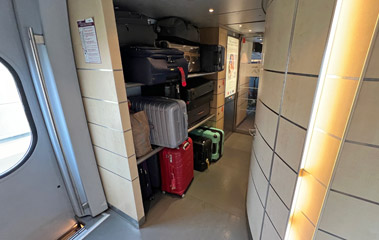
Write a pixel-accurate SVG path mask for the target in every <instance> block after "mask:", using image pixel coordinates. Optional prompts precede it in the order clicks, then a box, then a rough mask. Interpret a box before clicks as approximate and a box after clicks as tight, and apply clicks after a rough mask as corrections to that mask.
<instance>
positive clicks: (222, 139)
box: [200, 126, 225, 158]
mask: <svg viewBox="0 0 379 240" xmlns="http://www.w3.org/2000/svg"><path fill="white" fill-rule="evenodd" d="M200 128H205V129H209V130H210V131H212V132H215V133H219V134H220V138H221V139H220V147H219V151H220V158H221V157H222V155H224V139H225V134H224V131H223V130H221V129H218V128H214V127H208V126H202V127H200Z"/></svg>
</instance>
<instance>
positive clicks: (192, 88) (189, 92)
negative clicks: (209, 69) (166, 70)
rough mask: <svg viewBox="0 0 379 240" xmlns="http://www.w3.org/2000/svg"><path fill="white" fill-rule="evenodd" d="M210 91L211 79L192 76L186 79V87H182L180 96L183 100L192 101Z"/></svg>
mask: <svg viewBox="0 0 379 240" xmlns="http://www.w3.org/2000/svg"><path fill="white" fill-rule="evenodd" d="M210 92H213V81H210V80H206V79H203V78H193V79H191V80H190V81H188V83H187V87H186V88H185V89H183V91H182V96H183V100H185V101H192V100H194V99H196V98H199V97H201V96H203V95H205V94H207V93H210Z"/></svg>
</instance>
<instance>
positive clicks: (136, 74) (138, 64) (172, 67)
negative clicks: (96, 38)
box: [121, 47, 188, 86]
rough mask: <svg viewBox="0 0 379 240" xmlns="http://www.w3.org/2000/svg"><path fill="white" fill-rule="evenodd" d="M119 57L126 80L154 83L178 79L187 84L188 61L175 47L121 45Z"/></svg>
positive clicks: (147, 83)
mask: <svg viewBox="0 0 379 240" xmlns="http://www.w3.org/2000/svg"><path fill="white" fill-rule="evenodd" d="M121 57H122V66H123V69H124V75H125V80H126V82H139V83H143V84H146V85H155V84H160V83H165V82H167V81H172V80H175V79H180V80H181V82H182V85H183V86H185V85H186V84H187V83H186V79H187V76H188V63H187V60H186V59H184V55H183V52H181V51H179V50H177V49H160V48H154V47H123V48H121Z"/></svg>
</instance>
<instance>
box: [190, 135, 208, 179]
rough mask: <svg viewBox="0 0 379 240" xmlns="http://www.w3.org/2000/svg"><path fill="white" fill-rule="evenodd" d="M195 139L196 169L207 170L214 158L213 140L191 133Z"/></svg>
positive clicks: (194, 156)
mask: <svg viewBox="0 0 379 240" xmlns="http://www.w3.org/2000/svg"><path fill="white" fill-rule="evenodd" d="M190 137H191V138H192V141H193V161H194V169H195V170H196V171H200V172H203V171H205V170H206V169H207V168H208V167H209V164H210V162H211V159H212V140H210V139H208V138H205V137H201V136H196V135H193V134H190Z"/></svg>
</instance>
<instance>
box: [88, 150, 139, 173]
mask: <svg viewBox="0 0 379 240" xmlns="http://www.w3.org/2000/svg"><path fill="white" fill-rule="evenodd" d="M93 149H94V151H95V155H96V160H97V165H99V166H100V167H102V168H105V169H107V170H109V171H111V172H113V173H116V174H117V175H120V176H121V177H124V178H126V179H128V180H130V181H132V180H133V179H135V178H136V177H138V172H137V160H136V157H135V155H134V156H131V157H128V158H126V157H121V156H119V155H117V154H114V153H111V152H108V151H106V150H104V149H101V148H99V147H96V146H94V148H93Z"/></svg>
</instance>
